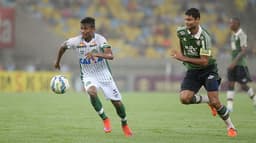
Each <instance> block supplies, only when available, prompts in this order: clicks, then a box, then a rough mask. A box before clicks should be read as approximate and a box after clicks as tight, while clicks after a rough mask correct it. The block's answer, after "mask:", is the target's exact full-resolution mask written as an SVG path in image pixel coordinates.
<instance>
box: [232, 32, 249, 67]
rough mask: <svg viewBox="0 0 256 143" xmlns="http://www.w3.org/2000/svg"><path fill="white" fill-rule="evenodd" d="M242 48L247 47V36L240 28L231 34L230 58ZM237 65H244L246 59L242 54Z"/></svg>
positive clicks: (233, 57) (234, 56)
mask: <svg viewBox="0 0 256 143" xmlns="http://www.w3.org/2000/svg"><path fill="white" fill-rule="evenodd" d="M242 47H243V48H247V36H246V34H245V33H244V31H243V30H242V29H239V30H238V31H237V32H236V33H233V34H232V35H231V49H232V60H234V59H235V58H236V56H237V55H238V54H239V52H241V50H242ZM237 65H240V66H246V59H245V57H244V56H243V57H242V58H241V59H240V60H238V62H237Z"/></svg>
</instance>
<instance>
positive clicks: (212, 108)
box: [208, 104, 217, 117]
mask: <svg viewBox="0 0 256 143" xmlns="http://www.w3.org/2000/svg"><path fill="white" fill-rule="evenodd" d="M208 106H209V107H210V109H211V112H212V115H213V116H214V117H215V116H216V115H217V110H216V109H215V108H214V107H213V106H211V105H209V104H208Z"/></svg>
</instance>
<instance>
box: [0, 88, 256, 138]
mask: <svg viewBox="0 0 256 143" xmlns="http://www.w3.org/2000/svg"><path fill="white" fill-rule="evenodd" d="M220 97H221V101H222V102H223V103H226V102H225V93H222V94H221V95H220ZM100 99H101V101H102V103H103V106H104V109H105V111H106V113H107V115H108V116H109V117H110V119H111V123H112V132H111V133H109V134H105V133H104V132H103V126H102V122H101V120H100V118H99V117H98V115H97V114H96V112H94V110H93V108H92V107H91V105H90V102H89V100H88V97H87V96H86V95H84V93H72V92H68V93H66V94H64V95H54V94H53V93H37V94H32V93H24V94H6V93H0V143H204V142H207V143H229V142H230V143H231V142H232V143H253V142H255V141H256V112H255V109H254V108H253V106H252V103H251V101H250V99H249V98H248V97H247V95H246V94H245V93H244V94H241V93H240V94H239V95H237V96H236V98H235V101H236V102H235V106H234V108H235V109H234V112H233V113H232V115H231V117H232V120H233V122H234V123H235V125H236V127H237V129H238V136H237V137H236V138H229V137H228V136H227V135H226V129H225V125H224V122H223V121H222V120H221V119H220V118H219V117H213V116H212V115H211V113H210V110H209V108H208V106H207V105H206V104H200V105H182V104H180V103H179V98H178V94H177V93H123V101H124V104H125V106H126V111H127V114H128V123H129V125H130V127H131V128H132V130H133V133H134V136H133V137H131V138H127V137H125V136H124V135H123V133H122V130H121V127H120V121H119V118H118V116H117V115H116V113H115V111H114V107H113V106H112V104H111V103H110V102H109V101H106V100H105V99H104V97H103V96H102V94H100Z"/></svg>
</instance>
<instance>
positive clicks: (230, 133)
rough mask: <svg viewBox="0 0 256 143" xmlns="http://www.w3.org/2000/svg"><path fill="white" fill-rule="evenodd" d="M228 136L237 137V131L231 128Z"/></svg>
mask: <svg viewBox="0 0 256 143" xmlns="http://www.w3.org/2000/svg"><path fill="white" fill-rule="evenodd" d="M228 136H229V137H236V136H237V130H236V129H234V128H229V129H228Z"/></svg>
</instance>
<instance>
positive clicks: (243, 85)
mask: <svg viewBox="0 0 256 143" xmlns="http://www.w3.org/2000/svg"><path fill="white" fill-rule="evenodd" d="M241 88H242V90H243V91H248V90H249V86H248V85H247V84H241Z"/></svg>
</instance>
